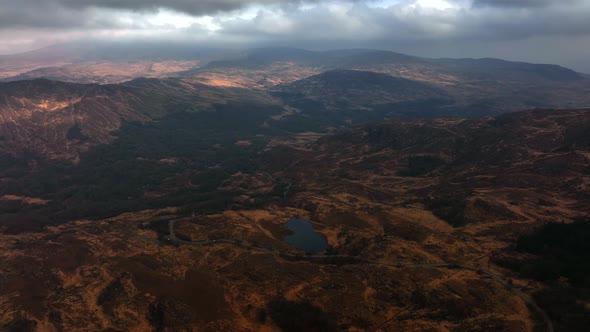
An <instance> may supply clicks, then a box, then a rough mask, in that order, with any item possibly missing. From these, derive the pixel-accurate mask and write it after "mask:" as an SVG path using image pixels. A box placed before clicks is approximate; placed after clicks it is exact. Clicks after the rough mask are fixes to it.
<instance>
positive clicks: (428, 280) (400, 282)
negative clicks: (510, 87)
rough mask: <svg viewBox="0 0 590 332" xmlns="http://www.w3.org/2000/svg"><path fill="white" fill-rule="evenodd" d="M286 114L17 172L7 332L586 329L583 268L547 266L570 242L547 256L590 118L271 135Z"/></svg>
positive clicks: (583, 210) (584, 201) (584, 193)
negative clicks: (320, 246)
mask: <svg viewBox="0 0 590 332" xmlns="http://www.w3.org/2000/svg"><path fill="white" fill-rule="evenodd" d="M153 84H158V81H157V80H156V81H154V80H142V81H138V82H135V83H133V84H132V85H141V86H152V85H153ZM166 84H168V85H174V84H173V82H168V83H166ZM276 111H277V109H276V108H274V106H269V107H267V108H263V109H261V107H260V105H258V106H253V107H252V108H251V109H247V110H245V109H244V105H243V104H237V105H233V106H232V105H225V106H223V107H220V106H218V108H217V109H216V111H215V112H183V113H175V114H169V115H166V116H164V117H162V118H161V119H159V120H158V121H155V122H146V123H129V124H126V125H125V126H123V127H121V128H120V129H119V130H118V131H117V135H116V136H117V139H116V140H115V141H113V143H111V144H106V145H100V146H96V147H93V148H91V149H89V150H88V151H87V152H86V153H83V154H82V155H81V160H80V162H79V163H78V164H76V165H72V164H60V163H53V162H50V161H43V160H42V159H37V163H36V164H31V163H30V161H29V163H28V164H27V163H26V162H23V163H22V164H19V162H20V161H18V160H13V161H12V163H11V161H10V160H9V159H6V158H3V159H2V160H3V164H2V165H1V166H2V168H1V170H2V172H3V173H2V174H1V177H2V181H3V186H2V189H1V191H0V197H2V198H1V199H0V208H1V209H2V214H3V221H2V224H1V227H2V228H1V229H2V235H0V239H1V240H2V241H0V243H2V244H1V245H2V248H3V250H2V255H0V260H1V261H2V264H1V266H2V267H1V268H0V269H1V272H2V275H3V276H4V277H3V278H4V279H3V280H4V283H3V284H2V287H0V298H1V299H2V301H1V302H0V324H1V325H2V326H5V327H11V328H12V327H14V326H17V327H19V326H37V327H39V328H43V329H44V328H46V329H50V330H51V329H57V330H71V329H91V330H92V329H107V328H111V329H132V328H137V329H145V328H156V329H157V328H162V329H179V328H185V329H186V328H204V329H207V328H216V329H218V328H223V327H228V326H240V328H241V329H252V330H259V329H264V328H266V329H271V330H273V329H284V328H289V327H296V328H298V329H305V328H319V327H321V329H322V330H341V329H373V328H374V329H379V328H382V329H395V330H398V329H402V330H408V329H410V330H418V331H426V330H432V329H434V330H441V329H446V330H452V331H487V330H506V331H512V330H514V331H536V330H545V329H547V328H548V325H547V324H548V323H547V320H546V319H545V318H543V316H542V314H543V315H547V316H546V317H548V318H547V319H551V320H552V323H551V325H553V326H554V327H555V330H557V331H572V330H573V331H575V330H580V327H582V326H584V324H585V323H584V322H585V321H584V317H587V309H584V307H583V306H580V305H579V303H584V302H583V301H587V298H586V297H585V295H584V294H586V291H587V284H586V283H583V282H582V283H581V282H580V281H579V278H577V276H578V275H579V271H583V269H584V268H585V265H582V266H580V267H579V268H576V270H571V269H569V266H570V265H567V264H570V263H568V262H574V263H576V262H580V261H583V260H576V259H573V258H572V260H568V261H564V260H563V259H562V260H561V261H562V262H563V263H560V264H559V265H555V266H556V267H555V268H551V269H549V270H547V269H546V268H545V267H544V266H545V265H543V264H544V263H543V262H553V261H554V258H553V257H554V256H552V255H553V254H552V253H553V252H557V253H559V252H560V251H555V250H560V249H559V248H560V247H559V246H560V243H562V242H560V240H558V239H557V240H556V239H551V241H552V242H551V243H552V247H550V248H549V247H547V248H548V249H546V250H545V251H539V250H538V249H535V248H538V245H537V244H536V243H537V242H538V241H539V240H538V239H539V238H546V237H552V236H553V235H547V231H543V227H544V224H546V223H554V222H565V223H566V224H571V221H572V220H574V219H584V218H588V217H589V215H588V211H590V205H589V204H590V200H589V197H588V193H589V192H590V190H589V187H588V186H589V185H590V173H588V170H589V169H590V142H589V141H588V135H586V133H587V132H588V130H589V129H590V127H589V126H590V110H559V111H553V110H551V111H550V110H532V111H526V112H518V113H514V114H508V115H503V116H499V117H494V118H491V117H489V118H479V119H429V120H397V121H387V122H384V123H379V124H370V125H362V126H357V127H353V128H350V129H345V130H343V131H340V132H338V133H334V134H331V135H326V134H317V133H316V134H314V133H299V134H293V133H289V134H286V133H284V132H276V131H274V129H272V128H269V127H267V126H261V125H260V124H262V123H263V122H264V121H265V119H268V117H269V116H272V114H274V112H276ZM229 119H231V120H232V121H229ZM292 217H299V218H304V219H307V220H309V221H311V222H312V224H313V227H314V228H315V230H316V231H317V232H319V233H320V234H321V235H322V236H324V237H325V238H326V240H327V242H328V245H329V246H328V248H327V249H326V251H325V252H323V253H320V256H319V257H316V258H314V256H307V257H306V256H305V255H304V254H303V253H301V252H299V251H297V250H295V249H294V248H292V247H290V246H289V245H288V244H287V243H286V242H285V241H284V236H285V235H286V234H288V232H287V231H286V230H285V229H284V225H285V223H286V222H287V221H288V220H289V219H290V218H292ZM575 227H578V226H575ZM579 227H580V229H581V230H584V229H585V228H583V227H584V226H583V224H582V225H581V226H579ZM171 229H173V233H171ZM536 232H538V233H536ZM560 232H561V233H556V234H566V236H567V234H570V233H571V231H569V230H563V231H560ZM551 234H553V232H551ZM173 236H174V237H173ZM191 241H195V244H194V245H191ZM202 241H205V242H202ZM517 244H518V246H517ZM553 244H554V245H553ZM554 247H555V248H556V249H551V248H554ZM570 247H571V246H570ZM570 247H567V248H566V249H567V250H573V249H572V248H575V247H571V248H570ZM549 250H551V251H549ZM279 253H280V254H279ZM321 255H325V256H321ZM557 257H562V256H557ZM580 257H583V256H580ZM369 262H373V263H369ZM375 262H377V263H379V262H382V263H384V264H386V265H380V263H379V264H377V263H375ZM387 264H388V265H387ZM564 264H565V265H564ZM576 264H577V263H576ZM46 266H51V267H52V268H51V269H49V268H45V267H46ZM462 266H467V267H470V268H467V269H465V268H462ZM552 266H554V265H552ZM576 266H577V265H576ZM564 268H565V269H566V270H562V269H564ZM482 271H485V273H484V272H482ZM539 271H541V272H539ZM492 276H493V277H492ZM555 276H557V277H555ZM560 276H561V277H562V278H559V277H560ZM556 278H557V279H559V280H560V281H559V282H560V283H561V286H560V287H552V286H551V285H552V284H551V282H552V280H557V279H556ZM499 280H501V281H499ZM194 294H199V296H198V297H196V298H195V297H194V296H193V295H194ZM529 296H532V297H533V299H534V300H531V299H530V298H529ZM552 299H555V300H552ZM557 299H559V300H557ZM531 301H533V302H531ZM560 301H561V302H560ZM531 303H538V305H539V306H540V308H536V307H535V306H533V305H531ZM560 306H565V307H567V308H570V309H571V310H573V312H576V313H578V314H579V315H578V316H576V317H569V316H567V312H564V311H563V310H561V309H559V308H560ZM56 317H59V319H56ZM301 317H312V318H310V319H305V320H303V319H299V318H301ZM577 317H579V318H577ZM296 318H297V319H296ZM566 318H567V319H566ZM304 323H305V324H310V325H305V324H304ZM302 324H303V325H302Z"/></svg>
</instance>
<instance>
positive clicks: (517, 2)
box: [473, 0, 584, 8]
mask: <svg viewBox="0 0 590 332" xmlns="http://www.w3.org/2000/svg"><path fill="white" fill-rule="evenodd" d="M583 1H584V0H474V1H473V6H475V7H486V6H487V7H506V8H539V7H547V6H552V5H560V6H564V5H573V4H575V3H580V2H583Z"/></svg>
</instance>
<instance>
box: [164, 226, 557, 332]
mask: <svg viewBox="0 0 590 332" xmlns="http://www.w3.org/2000/svg"><path fill="white" fill-rule="evenodd" d="M175 223H176V220H170V221H169V222H168V231H169V235H168V238H167V239H168V240H169V241H170V242H172V243H174V244H184V245H193V246H212V245H216V244H220V243H226V244H231V245H235V246H237V247H240V248H245V249H250V250H255V251H260V252H265V253H270V254H276V255H279V256H281V257H286V258H295V259H301V260H313V259H325V260H328V259H334V258H341V259H346V260H351V261H355V262H359V263H367V264H373V265H382V266H391V267H397V268H404V267H406V268H411V267H419V268H449V269H463V270H469V271H473V272H477V273H479V274H483V275H486V276H488V277H490V278H492V279H494V280H496V281H497V282H499V283H500V284H502V285H503V286H504V287H506V288H507V289H508V290H509V291H511V292H512V293H513V294H515V295H516V296H518V297H520V298H521V299H522V300H523V301H524V302H525V303H526V304H528V305H529V306H530V307H531V308H533V309H534V310H535V311H536V312H537V313H538V314H539V316H540V317H541V318H542V320H543V323H544V324H545V326H546V331H547V332H554V329H553V323H552V322H551V319H550V318H549V316H548V315H547V313H546V312H545V311H544V310H543V309H541V307H539V305H538V304H537V303H536V302H535V300H534V299H533V298H532V297H530V296H528V295H527V294H525V293H524V292H522V291H521V290H519V289H518V288H516V287H514V286H513V285H512V283H510V282H508V281H507V280H505V279H504V278H502V276H500V275H498V274H496V273H493V272H492V271H489V270H485V269H482V268H479V267H475V266H470V265H464V264H457V263H420V264H416V263H401V262H384V261H375V260H370V259H365V258H362V257H359V256H350V255H296V254H290V253H285V252H281V251H278V250H272V249H268V248H261V247H255V246H251V245H247V244H244V243H242V242H240V241H237V240H231V239H219V240H210V241H194V242H193V241H184V240H181V239H179V238H178V237H177V236H176V232H175V231H174V224H175Z"/></svg>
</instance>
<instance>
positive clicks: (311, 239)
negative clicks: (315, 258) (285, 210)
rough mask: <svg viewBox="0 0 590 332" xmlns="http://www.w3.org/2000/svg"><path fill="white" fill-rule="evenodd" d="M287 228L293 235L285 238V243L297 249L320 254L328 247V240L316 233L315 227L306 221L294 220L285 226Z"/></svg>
mask: <svg viewBox="0 0 590 332" xmlns="http://www.w3.org/2000/svg"><path fill="white" fill-rule="evenodd" d="M285 227H286V228H287V229H288V230H290V231H291V232H293V234H290V235H287V236H285V241H287V243H289V244H290V245H291V246H292V247H294V248H296V249H299V250H302V251H305V252H306V253H318V252H322V251H324V250H326V248H327V247H328V241H327V240H326V238H325V237H324V236H323V235H322V234H320V233H318V232H316V231H315V230H314V229H313V225H312V224H311V223H310V222H309V221H307V220H305V219H298V218H292V219H291V220H289V221H288V222H287V223H286V224H285Z"/></svg>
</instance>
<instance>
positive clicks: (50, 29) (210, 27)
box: [0, 0, 590, 72]
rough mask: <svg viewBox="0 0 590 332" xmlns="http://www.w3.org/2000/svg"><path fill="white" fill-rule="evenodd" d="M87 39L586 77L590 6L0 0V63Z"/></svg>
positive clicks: (447, 1)
mask: <svg viewBox="0 0 590 332" xmlns="http://www.w3.org/2000/svg"><path fill="white" fill-rule="evenodd" d="M93 38H102V39H108V40H129V41H131V40H161V39H163V40H178V41H190V42H193V43H203V44H208V43H211V42H215V43H217V44H220V43H222V44H226V45H228V46H229V47H251V46H263V45H285V46H294V47H304V48H313V49H317V48H354V47H373V48H380V49H389V50H395V51H399V52H406V53H411V54H416V55H420V56H430V57H486V56H489V57H500V58H505V59H510V60H525V61H531V62H548V63H558V64H562V65H566V66H569V67H573V68H575V69H578V70H581V71H585V72H590V60H587V59H590V0H310V1H303V0H302V1H299V0H0V54H2V53H17V52H22V51H27V50H32V49H35V48H40V47H43V46H47V45H51V44H55V43H61V42H69V41H75V40H88V39H93Z"/></svg>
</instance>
